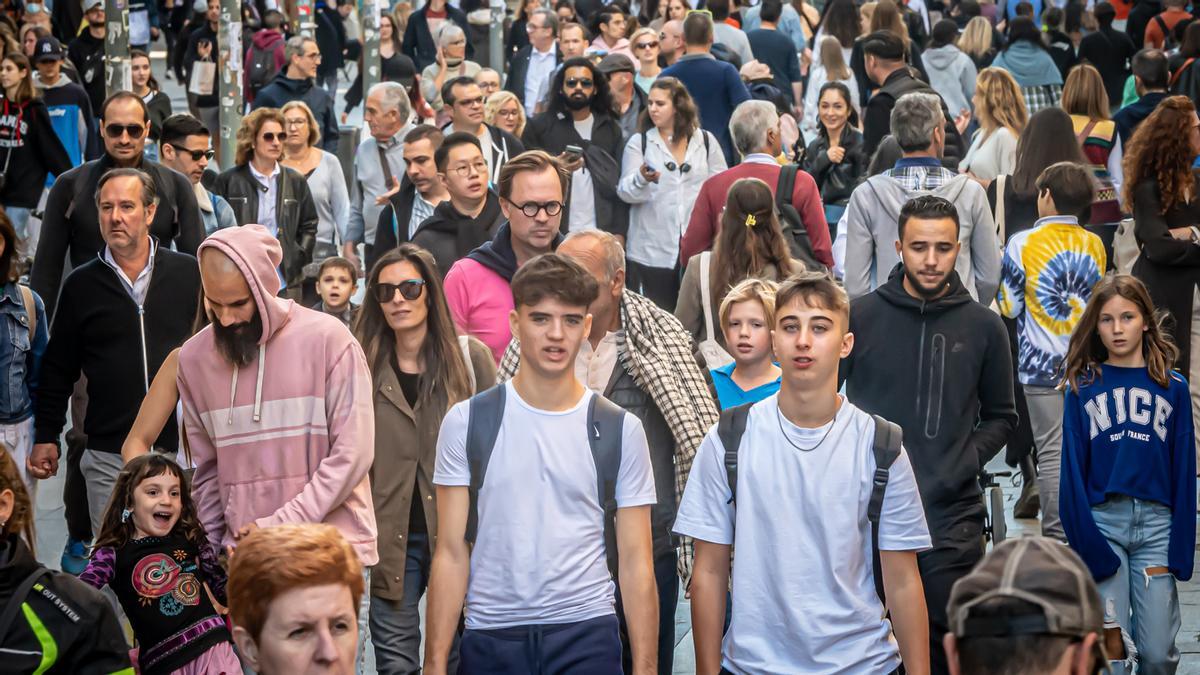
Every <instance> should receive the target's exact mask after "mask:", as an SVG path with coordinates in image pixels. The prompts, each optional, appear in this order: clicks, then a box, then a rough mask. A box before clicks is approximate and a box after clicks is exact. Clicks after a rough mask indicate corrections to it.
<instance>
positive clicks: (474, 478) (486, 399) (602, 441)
mask: <svg viewBox="0 0 1200 675" xmlns="http://www.w3.org/2000/svg"><path fill="white" fill-rule="evenodd" d="M506 392H507V387H506V386H505V385H504V384H498V385H496V386H494V387H492V388H491V389H488V390H487V391H485V392H483V393H480V394H476V395H475V396H472V397H471V399H470V402H469V403H468V405H469V406H470V419H469V420H468V422H467V448H466V450H467V466H468V468H469V469H470V472H471V482H470V485H469V486H468V487H467V491H468V493H469V495H470V499H471V507H470V509H469V510H468V511H467V530H466V537H465V538H466V540H467V541H468V542H470V543H471V544H474V543H475V537H476V535H477V534H478V533H479V490H480V488H482V487H483V481H484V478H485V477H486V476H487V467H488V462H489V461H490V460H491V458H492V450H493V449H494V448H495V445H496V437H497V436H498V435H499V434H500V423H501V422H502V421H503V419H504V400H505V397H506ZM624 424H625V411H624V410H623V409H621V408H620V407H618V406H617V404H615V403H613V402H612V401H609V400H608V399H606V398H604V397H603V396H601V395H600V394H593V395H592V400H591V401H589V402H588V410H587V430H588V445H590V446H591V450H592V461H593V462H595V465H596V496H597V498H598V499H599V502H600V508H601V509H603V511H604V521H603V522H604V551H605V559H606V561H607V564H608V571H609V573H611V574H612V576H613V578H614V579H616V577H617V530H616V518H617V473H618V471H619V470H620V468H621V436H622V431H623V429H624Z"/></svg>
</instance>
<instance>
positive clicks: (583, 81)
mask: <svg viewBox="0 0 1200 675" xmlns="http://www.w3.org/2000/svg"><path fill="white" fill-rule="evenodd" d="M565 84H566V85H567V88H568V89H574V88H575V87H583V88H584V89H591V88H592V85H593V84H595V83H594V82H592V81H591V80H590V79H588V78H586V77H584V78H579V77H569V78H567V81H566V83H565Z"/></svg>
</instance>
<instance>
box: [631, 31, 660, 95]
mask: <svg viewBox="0 0 1200 675" xmlns="http://www.w3.org/2000/svg"><path fill="white" fill-rule="evenodd" d="M629 44H630V45H632V46H633V55H634V56H636V57H637V60H638V71H637V72H636V73H634V74H633V81H634V82H635V83H636V84H637V86H639V87H641V88H642V91H644V92H646V93H647V94H649V93H650V85H651V84H654V80H656V79H658V74H659V73H661V72H662V66H660V65H658V31H657V30H655V29H653V28H639V29H637V31H635V32H634V34H633V37H632V38H630V39H629Z"/></svg>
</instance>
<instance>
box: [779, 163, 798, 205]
mask: <svg viewBox="0 0 1200 675" xmlns="http://www.w3.org/2000/svg"><path fill="white" fill-rule="evenodd" d="M798 171H800V167H799V166H797V165H795V164H784V165H783V166H781V167H780V168H779V180H778V181H777V182H776V183H775V206H776V207H778V208H779V209H780V210H783V207H785V206H792V193H793V192H795V191H796V173H797V172H798ZM792 208H795V207H794V206H792Z"/></svg>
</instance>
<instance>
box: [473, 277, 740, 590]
mask: <svg viewBox="0 0 1200 675" xmlns="http://www.w3.org/2000/svg"><path fill="white" fill-rule="evenodd" d="M621 326H622V328H623V329H624V330H623V333H624V337H622V338H621V339H620V340H619V341H618V343H617V360H618V362H619V363H620V364H621V366H622V367H623V368H625V370H626V371H627V372H629V374H630V375H632V376H633V380H634V382H635V383H637V386H638V387H639V388H640V389H641V390H642V391H644V392H646V393H647V394H649V395H650V398H651V399H652V400H653V401H654V404H655V405H656V406H657V407H658V410H659V412H661V413H662V416H663V419H665V420H666V421H667V426H668V427H669V428H670V430H671V435H672V437H674V439H675V501H676V505H678V502H679V500H680V499H682V498H683V489H684V487H685V486H686V485H687V479H688V474H689V473H691V470H692V460H693V459H694V458H695V456H696V450H697V449H699V448H700V442H701V441H703V440H704V435H705V434H707V433H708V431H709V430H710V429H712V427H713V425H715V424H716V423H717V417H718V415H719V414H720V413H719V411H718V410H717V404H716V402H715V401H714V400H713V395H712V391H711V390H710V389H709V386H708V381H707V380H706V379H705V377H704V372H703V371H702V370H701V368H700V366H699V364H698V363H697V362H696V357H695V349H694V346H693V344H692V338H691V335H690V334H689V333H688V332H687V331H686V330H685V329H684V328H683V325H682V324H680V323H679V320H678V319H676V318H675V317H674V316H672V315H671V314H669V313H668V312H665V311H663V310H662V309H659V307H658V306H657V305H655V304H654V303H653V302H651V301H650V300H647V299H646V298H645V297H643V296H641V295H638V294H637V293H634V292H633V291H630V290H628V289H626V290H625V291H624V293H623V295H622V296H621ZM520 363H521V350H520V343H519V342H518V341H517V338H515V337H514V338H513V339H512V341H511V342H509V343H508V348H507V349H506V350H505V351H504V358H502V359H501V360H500V372H499V373H497V375H496V382H497V383H499V382H504V381H506V380H508V379H510V378H512V376H513V375H514V374H515V373H516V372H517V366H519V365H520ZM678 568H679V576H680V578H681V579H683V580H684V583H685V584H686V582H687V580H688V579H690V578H691V571H692V543H691V540H690V539H687V538H684V539H682V540H681V545H680V554H679V565H678Z"/></svg>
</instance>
